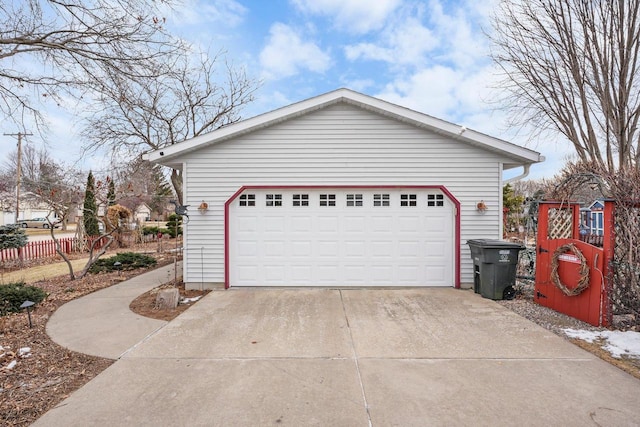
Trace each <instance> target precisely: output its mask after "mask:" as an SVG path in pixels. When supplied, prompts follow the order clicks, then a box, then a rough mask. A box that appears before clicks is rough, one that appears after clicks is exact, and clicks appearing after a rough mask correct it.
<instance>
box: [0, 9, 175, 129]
mask: <svg viewBox="0 0 640 427" xmlns="http://www.w3.org/2000/svg"><path fill="white" fill-rule="evenodd" d="M170 2H171V0H165V1H157V2H154V1H149V0H70V1H62V0H22V1H3V2H0V113H2V115H4V116H5V118H7V119H9V120H12V121H14V122H15V123H16V124H18V125H20V126H24V121H25V119H26V117H27V116H31V117H33V118H34V119H35V121H36V123H37V124H38V125H42V124H43V117H42V115H41V114H40V109H41V107H42V102H43V101H44V102H45V103H46V102H50V103H58V102H59V101H60V99H61V97H62V95H64V94H69V93H71V94H72V95H74V96H77V97H80V95H81V94H82V93H81V92H82V90H84V84H86V83H87V82H91V81H92V80H95V78H98V77H100V76H102V75H103V74H105V73H113V72H117V73H119V74H120V75H122V76H123V78H137V77H140V76H142V75H144V76H149V71H150V69H149V68H147V67H144V65H146V63H147V62H148V61H153V60H157V59H159V58H161V57H164V56H165V55H168V54H171V53H173V52H174V51H176V50H177V49H178V48H179V47H180V46H179V43H178V42H176V41H175V40H171V39H170V38H169V36H168V35H167V33H166V32H165V30H164V27H163V24H164V19H163V18H161V13H162V12H161V11H160V10H159V7H162V6H163V5H166V4H168V3H170ZM47 100H49V101H47Z"/></svg>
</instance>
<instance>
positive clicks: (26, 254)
mask: <svg viewBox="0 0 640 427" xmlns="http://www.w3.org/2000/svg"><path fill="white" fill-rule="evenodd" d="M107 240H108V239H107V238H102V240H101V241H100V242H98V244H96V246H95V248H96V249H98V248H100V247H102V245H104V244H105V243H106V242H107ZM58 243H60V250H61V251H62V252H63V253H65V254H71V253H74V252H80V251H81V250H82V245H81V244H79V242H78V239H77V238H76V237H64V238H61V239H58ZM88 243H89V244H91V242H88ZM57 254H58V253H57V252H56V243H55V242H54V241H53V240H44V241H41V242H29V243H27V245H26V246H23V247H22V248H17V249H3V250H0V261H1V262H5V261H18V260H23V261H30V260H34V259H41V258H49V257H53V256H56V255H57Z"/></svg>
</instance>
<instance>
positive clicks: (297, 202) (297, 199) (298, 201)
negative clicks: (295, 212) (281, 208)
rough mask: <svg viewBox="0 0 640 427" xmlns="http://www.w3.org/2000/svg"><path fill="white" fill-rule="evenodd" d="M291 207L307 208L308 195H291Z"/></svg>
mask: <svg viewBox="0 0 640 427" xmlns="http://www.w3.org/2000/svg"><path fill="white" fill-rule="evenodd" d="M293 206H309V195H308V194H294V195H293Z"/></svg>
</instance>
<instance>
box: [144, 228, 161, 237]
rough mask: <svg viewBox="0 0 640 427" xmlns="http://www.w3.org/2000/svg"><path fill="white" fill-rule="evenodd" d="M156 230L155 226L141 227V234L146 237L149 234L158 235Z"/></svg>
mask: <svg viewBox="0 0 640 427" xmlns="http://www.w3.org/2000/svg"><path fill="white" fill-rule="evenodd" d="M158 230H159V228H158V227H157V226H155V225H153V226H150V225H145V226H144V227H142V234H143V235H145V236H148V235H149V234H153V235H156V234H158Z"/></svg>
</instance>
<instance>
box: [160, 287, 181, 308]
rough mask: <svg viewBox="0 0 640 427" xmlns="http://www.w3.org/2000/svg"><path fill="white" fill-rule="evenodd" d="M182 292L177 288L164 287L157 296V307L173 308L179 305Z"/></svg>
mask: <svg viewBox="0 0 640 427" xmlns="http://www.w3.org/2000/svg"><path fill="white" fill-rule="evenodd" d="M179 300H180V292H179V291H178V289H177V288H169V289H162V290H160V292H158V295H157V296H156V309H159V310H162V309H172V308H176V307H177V306H178V301H179Z"/></svg>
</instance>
